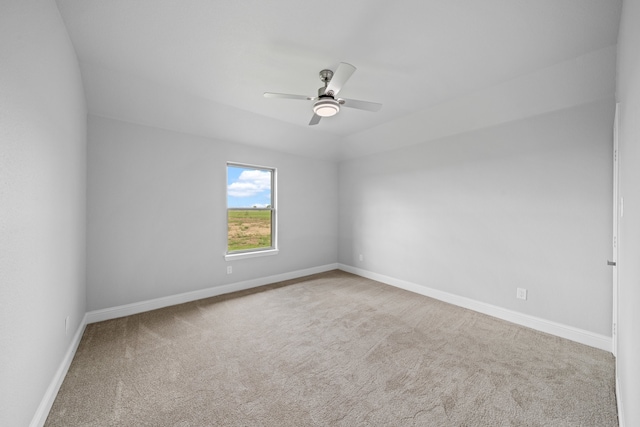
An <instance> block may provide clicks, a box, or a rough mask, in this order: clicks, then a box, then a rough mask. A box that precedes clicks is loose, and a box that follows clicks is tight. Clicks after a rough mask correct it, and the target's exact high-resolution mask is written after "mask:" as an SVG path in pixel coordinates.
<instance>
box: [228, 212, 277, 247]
mask: <svg viewBox="0 0 640 427" xmlns="http://www.w3.org/2000/svg"><path fill="white" fill-rule="evenodd" d="M271 214H272V213H271V211H270V210H262V209H242V210H239V209H229V210H228V211H227V215H228V218H227V224H229V235H228V240H227V242H228V248H227V250H228V251H229V252H231V251H244V250H247V249H260V248H269V247H271V246H272V244H271Z"/></svg>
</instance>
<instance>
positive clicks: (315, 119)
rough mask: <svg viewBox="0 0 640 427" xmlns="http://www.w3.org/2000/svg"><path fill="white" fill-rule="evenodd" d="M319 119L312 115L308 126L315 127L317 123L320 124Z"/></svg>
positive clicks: (317, 116)
mask: <svg viewBox="0 0 640 427" xmlns="http://www.w3.org/2000/svg"><path fill="white" fill-rule="evenodd" d="M321 118H322V117H320V116H319V115H317V114H315V113H314V114H313V117H311V121H310V122H309V126H313V125H317V124H318V123H320V119H321Z"/></svg>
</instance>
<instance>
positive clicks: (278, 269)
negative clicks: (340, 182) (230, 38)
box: [87, 115, 338, 310]
mask: <svg viewBox="0 0 640 427" xmlns="http://www.w3.org/2000/svg"><path fill="white" fill-rule="evenodd" d="M300 143H301V144H303V143H304V141H300ZM227 161H234V162H242V163H249V164H256V165H262V166H271V167H275V168H277V170H278V187H277V204H278V206H277V209H278V226H279V228H278V240H279V249H280V253H279V254H278V255H275V256H269V257H260V258H251V259H244V260H237V261H231V262H226V261H225V260H224V258H223V255H224V253H225V251H226V162H227ZM88 170H89V180H88V187H89V188H88V195H89V196H88V226H87V227H88V228H87V232H88V236H87V239H88V240H87V244H88V273H87V274H88V287H87V304H88V309H89V310H96V309H102V308H109V307H115V306H119V305H124V304H129V303H133V302H138V301H145V300H149V299H154V298H159V297H164V296H170V295H175V294H179V293H184V292H189V291H195V290H200V289H205V288H209V287H214V286H220V285H224V284H229V283H234V282H240V281H244V280H251V279H255V278H259V277H264V276H270V275H276V274H282V273H287V272H291V271H295V270H302V269H306V268H312V267H317V266H322V265H326V264H333V263H335V262H336V261H337V258H336V252H337V251H336V248H337V229H338V227H337V212H338V211H337V165H336V164H335V163H334V162H329V161H324V160H314V159H309V158H304V157H297V156H293V155H289V154H282V153H278V152H275V151H268V150H261V149H257V148H255V147H249V146H244V145H240V144H233V143H227V142H223V141H214V140H211V139H207V138H204V137H199V136H193V135H188V134H183V133H178V132H173V131H166V130H161V129H157V128H151V127H146V126H140V125H133V124H129V123H125V122H121V121H117V120H112V119H105V118H102V117H97V116H93V115H90V116H89V150H88ZM227 265H231V266H233V274H231V275H227V274H226V267H227Z"/></svg>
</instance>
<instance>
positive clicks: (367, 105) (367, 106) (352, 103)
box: [340, 99, 382, 112]
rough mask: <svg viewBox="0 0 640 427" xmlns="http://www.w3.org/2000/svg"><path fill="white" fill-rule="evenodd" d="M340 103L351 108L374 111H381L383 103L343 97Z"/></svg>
mask: <svg viewBox="0 0 640 427" xmlns="http://www.w3.org/2000/svg"><path fill="white" fill-rule="evenodd" d="M342 101H344V102H342ZM340 105H342V106H344V107H349V108H357V109H358V110H365V111H373V112H376V111H380V109H381V108H382V104H379V103H377V102H369V101H358V100H357V99H341V100H340Z"/></svg>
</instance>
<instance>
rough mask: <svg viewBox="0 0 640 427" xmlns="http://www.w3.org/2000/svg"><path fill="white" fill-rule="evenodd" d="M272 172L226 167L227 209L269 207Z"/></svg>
mask: <svg viewBox="0 0 640 427" xmlns="http://www.w3.org/2000/svg"><path fill="white" fill-rule="evenodd" d="M271 174H272V171H270V170H264V169H254V168H248V167H242V166H231V165H229V166H228V167H227V207H228V208H267V207H269V208H270V207H271V204H272V203H271Z"/></svg>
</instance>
